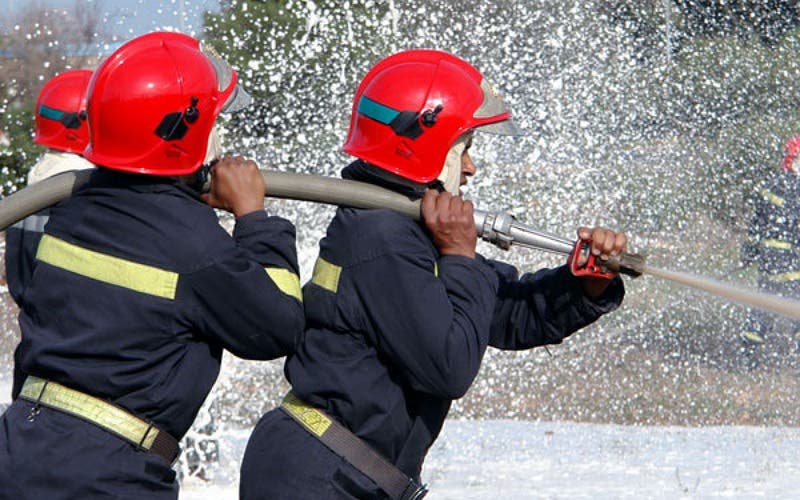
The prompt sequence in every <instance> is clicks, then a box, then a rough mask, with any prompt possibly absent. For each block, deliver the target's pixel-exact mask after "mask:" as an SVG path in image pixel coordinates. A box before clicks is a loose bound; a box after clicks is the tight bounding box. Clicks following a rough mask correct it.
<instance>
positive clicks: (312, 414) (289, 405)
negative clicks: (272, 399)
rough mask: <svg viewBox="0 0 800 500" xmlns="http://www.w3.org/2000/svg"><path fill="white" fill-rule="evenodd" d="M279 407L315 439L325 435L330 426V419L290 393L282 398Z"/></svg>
mask: <svg viewBox="0 0 800 500" xmlns="http://www.w3.org/2000/svg"><path fill="white" fill-rule="evenodd" d="M281 407H283V408H284V409H285V410H286V411H288V412H289V413H291V414H292V415H294V417H295V418H296V419H297V420H299V421H300V423H302V424H303V426H304V427H305V428H306V429H308V430H309V431H310V432H311V433H313V434H314V435H316V436H317V437H319V436H322V435H323V434H325V431H327V430H328V427H330V426H331V419H330V418H328V417H327V416H326V415H325V414H324V413H322V412H321V411H319V410H317V409H316V408H314V407H313V406H309V405H307V404H305V403H304V402H302V401H300V400H299V399H297V397H296V396H295V395H294V394H292V393H291V392H290V393H289V394H287V395H286V397H284V398H283V402H282V403H281Z"/></svg>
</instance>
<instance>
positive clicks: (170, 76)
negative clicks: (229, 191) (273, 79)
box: [84, 32, 250, 175]
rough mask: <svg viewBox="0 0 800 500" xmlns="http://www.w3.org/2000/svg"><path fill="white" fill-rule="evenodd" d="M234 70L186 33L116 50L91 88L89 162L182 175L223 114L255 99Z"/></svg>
mask: <svg viewBox="0 0 800 500" xmlns="http://www.w3.org/2000/svg"><path fill="white" fill-rule="evenodd" d="M237 81H238V77H237V75H236V72H235V71H234V70H233V69H232V68H231V67H230V65H229V64H228V63H227V62H226V61H225V60H223V59H222V58H220V57H219V56H218V55H217V54H216V53H214V52H213V51H212V50H210V49H208V48H205V47H201V46H200V44H199V42H198V41H197V40H195V39H194V38H192V37H190V36H188V35H183V34H181V33H170V32H156V33H150V34H147V35H143V36H140V37H137V38H134V39H133V40H131V41H129V42H128V43H126V44H124V45H123V46H122V47H120V48H119V49H117V50H116V51H115V52H114V53H113V54H111V55H110V56H109V57H108V58H107V59H106V60H105V61H103V63H102V64H101V65H100V67H99V68H97V70H96V71H95V73H94V76H93V77H92V81H91V83H90V84H89V102H88V108H87V111H88V117H89V134H90V136H91V142H90V144H89V146H88V147H87V148H86V150H85V152H84V156H85V157H86V159H87V160H89V161H91V162H92V163H94V164H96V165H100V166H103V167H107V168H111V169H115V170H124V171H126V172H136V173H142V174H152V175H183V174H189V173H192V172H194V171H196V170H197V169H198V168H199V167H200V166H201V164H202V162H203V159H204V157H205V153H206V149H207V147H208V142H209V135H210V133H211V129H212V128H213V126H214V122H215V121H216V119H217V116H218V115H219V114H220V113H221V112H222V111H235V110H237V109H241V108H242V107H244V106H245V105H246V104H248V103H249V101H250V97H249V96H248V95H247V93H246V92H244V90H242V89H241V88H240V87H239V86H238V85H237Z"/></svg>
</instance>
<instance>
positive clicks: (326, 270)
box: [311, 257, 342, 293]
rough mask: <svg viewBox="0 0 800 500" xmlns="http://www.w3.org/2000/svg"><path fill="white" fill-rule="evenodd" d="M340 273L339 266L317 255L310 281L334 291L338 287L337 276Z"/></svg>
mask: <svg viewBox="0 0 800 500" xmlns="http://www.w3.org/2000/svg"><path fill="white" fill-rule="evenodd" d="M341 274H342V268H341V266H337V265H335V264H331V263H330V262H328V261H327V260H325V259H323V258H322V257H319V258H318V259H317V262H316V263H315V264H314V274H313V275H312V277H311V282H312V283H314V284H315V285H318V286H321V287H322V288H324V289H326V290H330V291H331V292H333V293H336V291H337V290H338V289H339V277H340V276H341Z"/></svg>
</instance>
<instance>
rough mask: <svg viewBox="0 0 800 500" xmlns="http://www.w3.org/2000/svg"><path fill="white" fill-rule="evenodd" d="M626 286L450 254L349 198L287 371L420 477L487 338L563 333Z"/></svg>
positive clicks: (322, 260)
mask: <svg viewBox="0 0 800 500" xmlns="http://www.w3.org/2000/svg"><path fill="white" fill-rule="evenodd" d="M623 294H624V289H623V285H622V281H621V280H620V279H619V278H617V279H615V280H614V281H613V282H612V284H611V285H610V286H609V288H608V290H607V293H606V294H605V296H604V297H602V298H601V299H600V300H597V301H592V300H590V299H588V298H587V297H586V296H585V295H584V294H583V292H582V288H581V285H580V283H579V281H578V279H577V278H575V277H574V276H572V274H571V273H570V272H569V270H568V269H567V268H566V267H559V268H556V269H550V270H543V271H540V272H538V273H536V274H526V275H524V276H522V277H521V278H519V277H518V275H517V271H516V270H515V269H514V268H513V267H512V266H509V265H507V264H503V263H500V262H494V261H490V260H486V259H484V258H481V257H478V258H475V259H470V258H467V257H462V256H441V255H439V253H438V251H437V249H436V247H435V246H434V245H433V243H432V242H431V240H430V238H429V237H428V235H427V233H426V231H425V229H424V228H423V227H422V225H421V224H420V223H418V222H415V221H413V220H411V219H409V218H408V217H405V216H403V215H399V214H397V213H394V212H392V211H389V210H361V209H351V208H340V209H339V210H338V211H337V212H336V215H335V217H334V219H333V221H332V222H331V224H330V226H329V227H328V232H327V235H326V237H325V238H324V239H323V240H322V241H321V242H320V254H319V260H318V261H317V264H316V266H315V269H314V276H313V278H312V280H311V281H310V282H309V283H308V284H306V286H305V287H304V289H303V295H304V303H305V308H306V322H307V328H306V331H305V332H304V334H303V335H302V337H301V339H300V342H299V344H298V347H297V350H296V351H295V353H294V354H293V355H291V356H290V357H289V358H288V359H287V363H286V366H285V372H286V376H287V378H288V379H289V381H290V383H291V385H292V391H293V392H294V393H295V394H296V395H297V396H298V397H300V398H301V399H303V400H304V401H306V402H307V403H310V404H312V405H314V406H316V407H319V408H322V409H324V410H325V411H327V412H329V414H330V415H332V416H333V417H335V418H336V419H337V420H339V421H340V422H342V423H343V424H344V425H345V426H346V427H348V428H349V429H350V430H351V431H353V432H354V433H355V434H357V435H358V436H359V437H361V438H362V439H363V440H364V441H366V442H367V443H369V444H370V445H371V446H372V447H373V448H374V449H376V450H378V451H379V452H380V453H381V454H382V455H383V456H384V457H386V458H387V459H389V460H390V461H391V462H392V463H394V464H395V465H397V466H398V467H399V468H400V469H402V470H403V471H404V472H405V473H406V474H409V475H410V476H412V477H418V476H419V473H420V469H421V467H422V462H423V459H424V457H425V455H426V453H427V450H428V448H429V447H430V445H431V444H432V443H433V441H434V440H435V439H436V436H437V435H438V433H439V431H440V429H441V427H442V424H443V423H444V420H445V417H446V416H447V413H448V411H449V408H450V405H451V401H452V400H454V399H456V398H459V397H461V396H462V395H464V393H465V392H466V391H467V389H468V388H469V387H470V385H471V383H472V382H473V380H474V378H475V376H476V375H477V373H478V369H479V367H480V364H481V360H482V358H483V355H484V352H485V350H486V347H487V345H492V346H494V347H497V348H500V349H527V348H530V347H534V346H538V345H545V344H554V343H559V342H561V341H562V339H564V338H565V337H567V336H568V335H570V334H571V333H573V332H575V331H576V330H578V329H579V328H581V327H583V326H585V325H587V324H589V323H591V322H592V321H594V320H595V319H597V318H598V317H599V316H601V315H602V314H604V313H606V312H608V311H611V310H613V309H615V308H616V307H617V306H618V304H619V303H620V302H621V300H622V297H623Z"/></svg>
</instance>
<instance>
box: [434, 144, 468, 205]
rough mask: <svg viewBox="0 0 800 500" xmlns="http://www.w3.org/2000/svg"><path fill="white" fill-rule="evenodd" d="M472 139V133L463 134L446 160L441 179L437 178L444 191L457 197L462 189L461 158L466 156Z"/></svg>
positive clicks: (452, 147) (440, 174)
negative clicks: (466, 150) (465, 150)
mask: <svg viewBox="0 0 800 500" xmlns="http://www.w3.org/2000/svg"><path fill="white" fill-rule="evenodd" d="M470 137H472V131H469V132H467V133H466V134H462V135H461V136H460V137H459V138H458V139H456V142H454V143H453V145H452V146H450V150H449V151H448V152H447V157H446V158H445V160H444V167H443V168H442V171H441V172H440V173H439V177H437V179H438V180H440V181H441V182H442V185H444V190H445V191H447V192H448V193H450V194H453V195H456V196H457V195H458V194H459V191H460V188H461V156H462V155H463V154H464V149H466V147H467V144H469V140H470Z"/></svg>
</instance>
